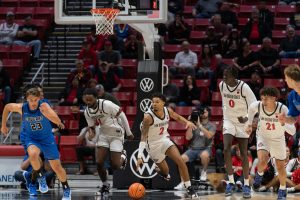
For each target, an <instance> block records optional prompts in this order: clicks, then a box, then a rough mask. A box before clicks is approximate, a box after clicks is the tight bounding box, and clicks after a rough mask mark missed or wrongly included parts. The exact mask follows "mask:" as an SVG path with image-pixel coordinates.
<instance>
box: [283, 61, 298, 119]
mask: <svg viewBox="0 0 300 200" xmlns="http://www.w3.org/2000/svg"><path fill="white" fill-rule="evenodd" d="M284 76H285V81H286V83H287V85H288V87H289V88H291V89H293V90H292V91H291V92H290V94H289V96H288V106H289V112H288V114H287V115H286V114H284V113H281V114H280V115H279V116H278V119H279V121H280V122H281V123H288V124H294V123H296V121H297V117H298V116H299V115H300V67H299V66H298V65H297V64H291V65H289V66H288V67H287V68H285V69H284Z"/></svg>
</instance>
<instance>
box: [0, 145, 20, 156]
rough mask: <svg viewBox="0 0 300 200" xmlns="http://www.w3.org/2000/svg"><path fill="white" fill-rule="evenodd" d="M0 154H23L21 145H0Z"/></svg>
mask: <svg viewBox="0 0 300 200" xmlns="http://www.w3.org/2000/svg"><path fill="white" fill-rule="evenodd" d="M0 156H9V157H11V156H25V151H24V147H23V146H22V145H0Z"/></svg>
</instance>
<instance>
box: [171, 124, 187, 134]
mask: <svg viewBox="0 0 300 200" xmlns="http://www.w3.org/2000/svg"><path fill="white" fill-rule="evenodd" d="M185 132H186V128H185V125H183V124H180V123H178V122H176V121H170V122H169V133H170V135H171V136H174V135H185Z"/></svg>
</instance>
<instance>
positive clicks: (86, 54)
mask: <svg viewBox="0 0 300 200" xmlns="http://www.w3.org/2000/svg"><path fill="white" fill-rule="evenodd" d="M78 59H80V60H82V61H83V66H84V67H85V68H86V69H89V70H90V71H91V72H92V74H95V72H96V67H97V64H98V60H97V54H96V52H95V51H94V50H93V49H92V48H91V44H90V43H88V42H86V41H84V42H83V43H82V49H81V51H80V52H79V55H78Z"/></svg>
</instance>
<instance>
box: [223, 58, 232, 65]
mask: <svg viewBox="0 0 300 200" xmlns="http://www.w3.org/2000/svg"><path fill="white" fill-rule="evenodd" d="M222 61H223V62H224V63H225V64H227V65H233V59H231V58H223V59H222Z"/></svg>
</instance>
